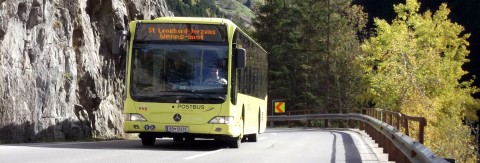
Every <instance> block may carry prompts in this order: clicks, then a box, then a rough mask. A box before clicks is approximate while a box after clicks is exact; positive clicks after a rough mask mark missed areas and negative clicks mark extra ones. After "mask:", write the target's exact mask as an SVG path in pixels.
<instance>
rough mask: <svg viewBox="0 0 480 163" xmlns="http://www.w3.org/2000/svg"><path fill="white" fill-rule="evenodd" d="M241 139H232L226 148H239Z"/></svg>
mask: <svg viewBox="0 0 480 163" xmlns="http://www.w3.org/2000/svg"><path fill="white" fill-rule="evenodd" d="M241 143H242V142H241V139H240V138H238V137H236V138H232V140H229V141H228V147H230V148H239V147H240V144H241Z"/></svg>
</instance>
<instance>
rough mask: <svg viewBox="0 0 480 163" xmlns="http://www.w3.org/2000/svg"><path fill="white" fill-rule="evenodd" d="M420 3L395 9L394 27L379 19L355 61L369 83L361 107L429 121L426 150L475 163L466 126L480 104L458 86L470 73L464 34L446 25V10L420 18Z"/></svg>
mask: <svg viewBox="0 0 480 163" xmlns="http://www.w3.org/2000/svg"><path fill="white" fill-rule="evenodd" d="M419 8H420V4H419V3H418V2H417V1H416V0H406V4H398V5H394V10H395V13H396V14H397V17H396V18H395V19H394V20H393V21H392V22H391V23H389V22H387V21H385V20H380V19H375V20H374V21H375V25H376V28H375V32H376V35H375V36H374V37H371V38H369V39H368V40H366V41H365V42H364V43H363V45H362V46H361V47H362V50H363V51H364V52H365V54H364V55H363V56H360V57H359V58H358V59H357V61H358V63H359V65H361V67H362V69H363V71H364V72H365V77H364V79H365V81H367V83H368V89H366V92H365V93H364V94H363V95H362V96H359V97H360V98H359V100H361V101H369V102H373V103H374V104H375V105H376V106H377V107H381V108H390V109H392V110H395V111H400V112H402V113H404V114H407V115H414V116H422V117H426V118H427V122H428V126H427V128H426V135H425V141H426V142H425V145H426V146H427V147H429V148H430V149H432V150H433V151H434V152H435V153H437V154H439V155H440V156H442V157H448V158H455V159H456V160H457V161H459V162H474V159H475V157H474V152H475V151H474V146H473V144H472V142H473V137H472V136H471V135H470V128H469V127H468V126H467V125H465V124H463V122H464V120H466V119H474V118H475V111H476V108H478V106H479V102H478V101H477V100H475V99H474V98H473V97H472V96H471V95H472V94H473V93H475V92H476V91H477V89H476V88H474V87H472V86H471V82H459V81H460V79H461V77H462V76H463V75H465V74H466V73H467V72H466V71H464V70H463V69H462V65H463V64H464V63H466V62H468V59H466V56H467V55H468V54H469V51H468V50H467V46H468V45H469V43H468V41H467V38H468V37H469V36H470V35H469V34H464V33H462V32H463V31H464V28H463V27H462V26H460V25H458V24H456V23H452V22H451V21H450V20H449V19H448V15H449V13H450V10H449V9H448V8H447V5H445V4H442V5H441V6H440V8H439V9H438V10H437V11H436V12H435V13H432V12H430V11H426V12H425V13H419Z"/></svg>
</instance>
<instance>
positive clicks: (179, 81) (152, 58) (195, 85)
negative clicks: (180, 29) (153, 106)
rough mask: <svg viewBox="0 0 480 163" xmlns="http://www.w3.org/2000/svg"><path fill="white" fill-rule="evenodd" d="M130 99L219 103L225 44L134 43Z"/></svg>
mask: <svg viewBox="0 0 480 163" xmlns="http://www.w3.org/2000/svg"><path fill="white" fill-rule="evenodd" d="M132 48H133V49H132V50H133V51H132V58H131V72H130V73H131V79H130V86H131V87H130V96H131V97H132V99H134V100H136V101H150V102H172V103H173V102H182V103H222V102H224V101H225V98H226V94H227V84H228V83H227V80H226V79H227V76H226V75H227V70H228V45H227V44H213V45H212V44H208V43H181V44H178V43H151V42H134V44H133V47H132Z"/></svg>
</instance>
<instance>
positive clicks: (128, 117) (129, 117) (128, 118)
mask: <svg viewBox="0 0 480 163" xmlns="http://www.w3.org/2000/svg"><path fill="white" fill-rule="evenodd" d="M125 121H147V119H145V117H143V116H142V115H140V114H136V113H126V114H125Z"/></svg>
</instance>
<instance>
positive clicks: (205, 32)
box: [135, 23, 227, 42]
mask: <svg viewBox="0 0 480 163" xmlns="http://www.w3.org/2000/svg"><path fill="white" fill-rule="evenodd" d="M135 40H136V41H200V42H202V41H205V42H226V41H227V37H226V27H225V25H210V24H164V23H139V24H137V28H136V32H135Z"/></svg>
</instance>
